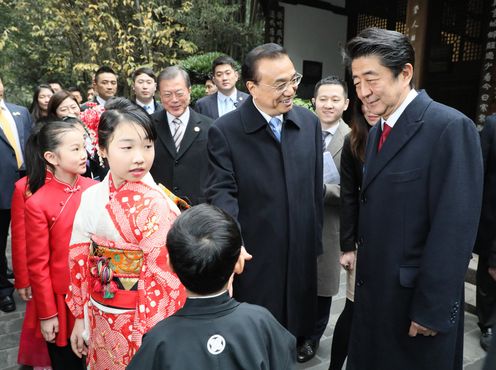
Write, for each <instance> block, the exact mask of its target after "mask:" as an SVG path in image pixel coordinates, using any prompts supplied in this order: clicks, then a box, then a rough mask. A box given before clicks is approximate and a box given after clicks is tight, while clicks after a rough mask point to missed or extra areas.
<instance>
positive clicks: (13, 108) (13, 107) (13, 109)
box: [5, 102, 30, 116]
mask: <svg viewBox="0 0 496 370" xmlns="http://www.w3.org/2000/svg"><path fill="white" fill-rule="evenodd" d="M5 106H6V107H7V109H8V110H9V112H10V114H12V115H16V114H17V113H19V114H23V115H26V116H29V115H30V114H29V110H28V108H26V107H23V106H22V105H17V104H13V103H7V102H5Z"/></svg>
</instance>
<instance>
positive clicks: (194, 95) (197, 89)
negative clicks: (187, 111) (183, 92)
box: [190, 84, 205, 106]
mask: <svg viewBox="0 0 496 370" xmlns="http://www.w3.org/2000/svg"><path fill="white" fill-rule="evenodd" d="M204 96H205V86H204V85H201V84H195V85H191V103H190V104H191V106H193V105H195V103H196V101H197V100H198V99H200V98H203V97H204Z"/></svg>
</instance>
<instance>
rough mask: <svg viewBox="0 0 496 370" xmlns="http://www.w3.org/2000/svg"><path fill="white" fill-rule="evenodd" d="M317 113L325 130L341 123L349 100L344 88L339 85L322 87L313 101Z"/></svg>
mask: <svg viewBox="0 0 496 370" xmlns="http://www.w3.org/2000/svg"><path fill="white" fill-rule="evenodd" d="M313 103H314V104H315V113H317V116H318V117H319V119H320V123H321V125H322V127H323V128H328V127H330V126H332V125H334V124H335V123H337V122H338V121H339V119H340V118H341V117H342V116H343V112H344V111H345V110H346V109H347V108H348V104H349V100H348V98H347V97H346V96H345V92H344V89H343V86H341V85H339V84H325V85H321V86H320V87H319V89H318V90H317V95H316V97H315V98H314V99H313Z"/></svg>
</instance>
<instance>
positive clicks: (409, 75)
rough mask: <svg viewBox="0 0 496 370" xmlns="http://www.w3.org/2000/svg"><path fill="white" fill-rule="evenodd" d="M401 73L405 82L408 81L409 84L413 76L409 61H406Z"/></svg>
mask: <svg viewBox="0 0 496 370" xmlns="http://www.w3.org/2000/svg"><path fill="white" fill-rule="evenodd" d="M401 75H402V76H403V78H404V79H405V82H408V85H410V81H411V80H412V78H413V66H412V65H411V64H410V63H406V64H405V65H404V67H403V70H402V71H401Z"/></svg>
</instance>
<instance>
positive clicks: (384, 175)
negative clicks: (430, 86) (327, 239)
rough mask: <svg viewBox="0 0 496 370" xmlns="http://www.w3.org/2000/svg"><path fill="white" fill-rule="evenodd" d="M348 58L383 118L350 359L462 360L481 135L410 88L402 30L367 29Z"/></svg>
mask: <svg viewBox="0 0 496 370" xmlns="http://www.w3.org/2000/svg"><path fill="white" fill-rule="evenodd" d="M346 57H347V58H346V60H347V62H348V66H349V67H351V73H352V78H353V83H354V85H355V88H356V92H357V96H358V98H359V99H360V100H362V102H363V103H364V104H365V105H366V107H367V108H368V109H369V110H370V111H371V112H372V113H374V114H377V115H379V116H380V117H381V121H380V122H379V123H378V124H377V125H375V126H374V127H373V128H372V129H371V130H370V133H369V138H368V142H367V149H366V154H365V165H364V174H363V183H362V191H361V195H360V202H361V204H360V216H359V237H358V248H357V253H358V255H357V271H356V286H355V304H354V316H353V326H352V332H351V338H350V348H349V357H348V365H347V369H348V370H364V369H367V370H399V369H401V370H433V369H436V370H461V369H462V365H463V314H464V312H463V304H464V294H463V293H464V276H465V272H466V270H467V267H468V262H469V259H470V257H471V251H472V247H473V243H474V241H475V237H476V234H477V225H478V222H479V215H480V207H481V198H482V173H483V172H482V156H481V150H480V143H479V135H478V133H477V131H476V129H475V125H474V123H473V122H472V121H471V120H470V119H468V118H467V117H466V116H464V115H463V114H462V113H460V112H458V111H456V110H455V109H452V108H450V107H447V106H445V105H442V104H439V103H437V102H434V101H433V100H432V99H431V98H430V97H429V96H428V95H427V93H426V92H425V91H419V92H417V91H415V89H413V86H412V77H413V66H414V60H415V53H414V51H413V48H412V46H411V44H410V42H409V40H408V38H407V37H406V36H404V35H402V34H400V33H398V32H395V31H388V30H383V29H378V28H369V29H366V30H364V31H362V32H361V33H360V34H359V35H358V36H357V37H355V38H354V39H352V40H350V41H349V42H348V44H347V46H346Z"/></svg>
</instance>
